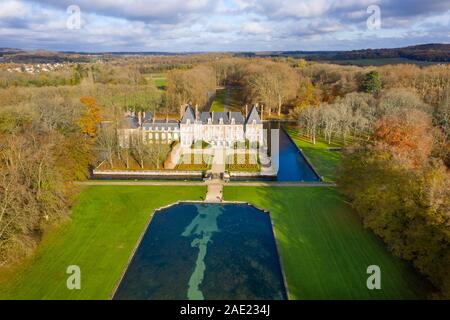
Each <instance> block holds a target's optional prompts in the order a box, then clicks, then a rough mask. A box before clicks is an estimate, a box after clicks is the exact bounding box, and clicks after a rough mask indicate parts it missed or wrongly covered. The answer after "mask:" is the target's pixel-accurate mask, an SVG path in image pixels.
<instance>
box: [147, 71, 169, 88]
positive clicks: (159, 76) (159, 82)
mask: <svg viewBox="0 0 450 320" xmlns="http://www.w3.org/2000/svg"><path fill="white" fill-rule="evenodd" d="M150 78H151V79H152V80H153V83H154V84H155V86H156V87H157V88H158V89H160V90H165V88H166V85H167V81H166V75H165V74H164V73H153V74H151V75H150Z"/></svg>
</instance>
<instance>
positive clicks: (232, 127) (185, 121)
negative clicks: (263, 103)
mask: <svg viewBox="0 0 450 320" xmlns="http://www.w3.org/2000/svg"><path fill="white" fill-rule="evenodd" d="M136 134H142V135H143V139H144V141H145V142H146V143H154V142H162V143H172V142H174V141H179V142H180V144H181V146H182V147H190V146H191V145H192V144H193V143H195V142H197V141H205V142H207V143H209V144H211V145H212V146H215V147H233V146H234V144H235V143H236V142H238V143H245V142H246V140H247V141H248V142H249V143H251V144H259V145H263V144H264V135H263V123H262V119H261V117H260V115H259V113H258V110H257V106H253V107H252V109H251V110H250V112H249V113H248V115H246V116H245V117H244V116H243V115H242V113H241V112H214V111H213V112H201V113H200V112H198V110H197V109H195V110H194V109H193V108H192V106H187V107H186V109H185V111H184V114H183V116H182V117H181V120H180V121H167V120H166V121H161V120H155V118H154V117H153V115H152V114H151V113H147V112H138V113H137V114H136V113H130V112H129V113H127V114H126V115H125V117H124V118H123V119H122V122H121V126H120V129H119V138H120V144H121V145H122V146H128V145H129V141H130V138H131V137H132V136H133V135H136Z"/></svg>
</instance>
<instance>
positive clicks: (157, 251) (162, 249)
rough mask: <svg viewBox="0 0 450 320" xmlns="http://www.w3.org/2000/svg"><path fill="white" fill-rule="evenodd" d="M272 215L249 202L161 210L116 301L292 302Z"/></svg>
mask: <svg viewBox="0 0 450 320" xmlns="http://www.w3.org/2000/svg"><path fill="white" fill-rule="evenodd" d="M286 298H287V295H286V289H285V286H284V281H283V276H282V271H281V267H280V262H279V257H278V253H277V247H276V243H275V238H274V234H273V230H272V224H271V220H270V215H269V214H268V213H266V212H263V211H261V210H258V209H256V208H255V207H253V206H250V205H246V204H202V203H180V204H177V205H174V206H171V207H169V208H166V209H163V210H160V211H157V212H156V213H155V214H154V216H153V218H152V221H151V223H150V224H149V226H148V228H147V230H146V232H145V234H144V237H143V238H142V240H141V243H140V244H139V247H138V248H137V250H136V252H135V254H134V257H133V258H132V260H131V263H130V265H129V266H128V269H127V271H126V272H125V275H124V277H123V279H122V281H121V283H120V284H119V287H118V289H117V291H116V293H115V295H114V299H139V300H144V299H193V300H202V299H207V300H215V299H225V300H226V299H271V300H272V299H277V300H281V299H286Z"/></svg>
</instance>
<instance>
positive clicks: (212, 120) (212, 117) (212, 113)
mask: <svg viewBox="0 0 450 320" xmlns="http://www.w3.org/2000/svg"><path fill="white" fill-rule="evenodd" d="M211 123H214V111H213V112H211Z"/></svg>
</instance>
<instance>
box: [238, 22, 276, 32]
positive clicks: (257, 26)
mask: <svg viewBox="0 0 450 320" xmlns="http://www.w3.org/2000/svg"><path fill="white" fill-rule="evenodd" d="M270 31H271V30H270V29H269V28H267V27H265V26H263V25H262V24H261V23H259V22H256V21H254V22H247V23H245V24H244V25H243V26H242V32H244V33H247V34H266V33H269V32H270Z"/></svg>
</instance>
